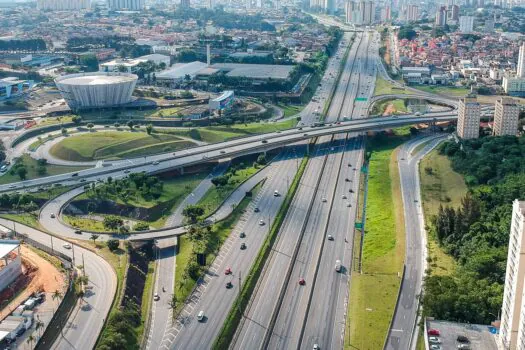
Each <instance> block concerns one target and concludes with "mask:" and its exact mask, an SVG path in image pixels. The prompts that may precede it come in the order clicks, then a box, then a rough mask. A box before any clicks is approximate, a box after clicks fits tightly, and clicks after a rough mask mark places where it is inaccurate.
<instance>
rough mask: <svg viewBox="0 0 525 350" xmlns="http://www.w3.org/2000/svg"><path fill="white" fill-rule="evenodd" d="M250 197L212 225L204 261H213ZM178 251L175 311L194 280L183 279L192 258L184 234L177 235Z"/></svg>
mask: <svg viewBox="0 0 525 350" xmlns="http://www.w3.org/2000/svg"><path fill="white" fill-rule="evenodd" d="M260 188H261V185H260V184H259V185H257V186H255V188H254V189H253V191H252V194H253V195H252V198H254V197H255V196H256V195H257V192H258V191H259V190H260ZM252 198H248V197H245V198H244V199H243V200H242V201H241V202H240V203H239V205H238V206H237V207H236V208H235V209H234V210H233V212H232V213H231V214H230V216H228V217H227V218H226V219H225V220H223V221H220V222H218V223H217V224H215V225H214V226H213V233H214V234H213V237H212V239H211V240H210V243H211V244H210V248H209V251H210V253H209V254H208V255H207V256H206V262H207V264H208V266H209V265H211V264H212V263H213V260H214V259H215V256H216V254H217V253H218V252H219V249H220V247H221V245H222V243H223V242H224V241H225V240H226V239H227V238H228V236H229V235H230V233H231V231H232V229H233V228H234V227H235V225H236V224H237V221H239V219H240V217H241V216H242V214H243V213H244V211H245V210H246V207H247V206H248V204H250V201H251V199H252ZM178 244H179V251H178V253H177V257H176V269H175V291H174V293H175V295H176V296H177V300H178V301H179V304H178V307H177V310H176V311H177V312H179V311H181V310H182V309H183V308H184V303H183V301H184V300H186V298H187V297H188V296H189V295H190V293H191V291H192V289H193V287H194V286H195V282H196V281H194V280H193V279H191V278H187V279H183V276H184V270H185V269H186V266H187V265H188V263H189V261H190V259H192V258H194V255H193V252H192V250H193V247H192V244H193V243H192V242H191V241H190V240H189V239H188V237H186V236H180V237H179V243H178Z"/></svg>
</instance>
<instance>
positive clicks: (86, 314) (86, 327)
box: [0, 218, 117, 350]
mask: <svg viewBox="0 0 525 350" xmlns="http://www.w3.org/2000/svg"><path fill="white" fill-rule="evenodd" d="M0 224H2V225H4V226H6V227H12V226H13V222H12V221H10V220H6V219H1V218H0ZM16 231H17V232H21V233H24V234H27V235H29V237H31V238H32V239H34V240H36V241H38V242H39V243H42V244H44V245H46V246H48V247H51V246H52V247H53V249H55V250H56V251H58V252H61V253H63V254H66V255H67V256H69V257H73V253H74V254H75V260H74V262H75V265H81V264H82V261H84V263H85V266H84V268H85V272H86V275H88V276H89V286H90V287H92V288H91V290H89V292H88V293H86V296H85V298H84V299H85V305H84V307H82V308H81V309H80V310H79V309H77V310H76V311H75V312H73V314H72V316H71V317H70V318H69V319H68V324H67V326H66V328H65V329H64V336H63V337H59V338H58V339H57V342H56V343H55V347H54V348H56V349H71V346H73V347H74V348H75V349H86V350H87V349H92V348H93V347H94V345H95V342H96V340H97V338H98V334H99V333H100V330H101V329H102V326H103V323H104V319H105V318H106V315H107V314H108V312H109V310H110V308H111V303H112V301H113V297H114V295H115V293H116V288H117V278H116V275H115V272H114V270H113V268H112V267H111V266H110V265H109V264H108V263H107V262H106V261H105V260H104V259H103V258H101V257H99V256H98V255H97V254H95V253H93V252H91V251H90V250H87V249H84V248H82V247H80V246H78V245H75V244H72V245H71V246H72V249H66V248H64V246H63V245H64V244H66V243H68V244H69V242H67V241H64V240H62V239H60V238H56V237H52V236H51V235H49V234H47V233H44V232H42V231H39V230H36V229H34V228H31V227H28V226H26V225H23V224H19V223H17V224H16ZM51 242H52V243H51Z"/></svg>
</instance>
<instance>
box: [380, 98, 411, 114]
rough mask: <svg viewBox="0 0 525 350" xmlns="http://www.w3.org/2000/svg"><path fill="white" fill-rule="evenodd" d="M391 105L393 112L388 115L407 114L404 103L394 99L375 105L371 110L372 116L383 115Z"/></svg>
mask: <svg viewBox="0 0 525 350" xmlns="http://www.w3.org/2000/svg"><path fill="white" fill-rule="evenodd" d="M391 105H392V107H393V108H394V111H392V110H390V111H389V114H401V113H407V112H408V109H407V107H406V106H405V101H404V100H402V99H395V100H385V101H381V102H378V103H376V104H375V105H374V107H373V108H372V114H380V115H383V114H384V113H385V112H386V111H387V108H389V107H390V106H391ZM392 112H393V113H392Z"/></svg>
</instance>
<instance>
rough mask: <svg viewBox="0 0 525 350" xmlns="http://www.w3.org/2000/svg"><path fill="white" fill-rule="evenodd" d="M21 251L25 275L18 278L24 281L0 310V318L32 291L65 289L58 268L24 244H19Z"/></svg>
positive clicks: (62, 277) (49, 291)
mask: <svg viewBox="0 0 525 350" xmlns="http://www.w3.org/2000/svg"><path fill="white" fill-rule="evenodd" d="M21 252H22V263H23V269H22V271H23V273H24V276H25V277H24V278H20V280H22V281H23V282H24V283H22V284H21V285H19V288H18V290H17V291H15V294H17V293H19V294H18V295H17V296H16V298H15V299H13V300H12V301H11V302H10V303H9V304H8V305H7V306H6V307H4V308H2V310H1V311H0V320H3V319H4V318H5V317H7V316H8V315H9V314H10V313H11V312H12V311H13V310H14V309H16V308H17V307H18V305H20V303H22V302H23V301H24V300H26V299H27V298H29V297H30V296H31V294H32V293H34V292H39V291H44V292H46V293H53V292H54V291H56V290H58V291H61V292H63V291H64V289H65V284H64V283H65V279H64V276H63V275H62V273H61V272H60V271H59V270H58V268H56V267H55V266H54V265H53V264H51V263H50V262H49V261H47V260H46V259H44V258H43V257H41V256H40V255H38V254H37V253H35V252H34V251H33V250H31V249H29V248H28V247H27V246H25V245H22V246H21Z"/></svg>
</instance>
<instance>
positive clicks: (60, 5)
mask: <svg viewBox="0 0 525 350" xmlns="http://www.w3.org/2000/svg"><path fill="white" fill-rule="evenodd" d="M36 8H37V9H38V10H51V11H78V10H85V9H89V8H91V1H90V0H37V2H36Z"/></svg>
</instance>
